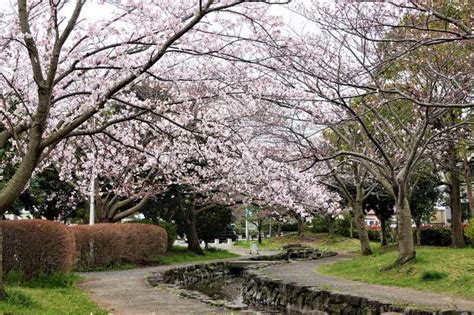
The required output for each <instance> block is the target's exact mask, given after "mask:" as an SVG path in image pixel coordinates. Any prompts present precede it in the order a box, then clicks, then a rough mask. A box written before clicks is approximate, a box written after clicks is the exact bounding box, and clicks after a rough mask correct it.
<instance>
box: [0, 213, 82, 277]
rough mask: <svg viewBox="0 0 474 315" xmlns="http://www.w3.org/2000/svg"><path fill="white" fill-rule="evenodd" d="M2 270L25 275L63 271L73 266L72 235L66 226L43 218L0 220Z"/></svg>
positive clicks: (31, 275)
mask: <svg viewBox="0 0 474 315" xmlns="http://www.w3.org/2000/svg"><path fill="white" fill-rule="evenodd" d="M0 225H1V227H2V232H3V271H4V272H5V273H8V272H10V271H20V272H22V273H23V275H24V276H25V277H27V278H32V277H35V276H37V275H38V274H40V273H46V274H50V273H54V272H61V273H67V272H69V271H71V269H72V268H73V266H74V237H73V236H72V234H71V233H70V232H69V229H68V228H67V226H65V225H63V224H60V223H56V222H51V221H45V220H25V221H1V222H0Z"/></svg>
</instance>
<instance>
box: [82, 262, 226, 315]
mask: <svg viewBox="0 0 474 315" xmlns="http://www.w3.org/2000/svg"><path fill="white" fill-rule="evenodd" d="M167 268H170V266H158V267H147V268H137V269H131V270H117V271H103V272H88V273H82V274H81V275H82V276H84V277H85V278H86V280H85V281H84V282H82V283H80V284H79V287H80V288H81V289H82V290H84V291H85V292H87V293H88V294H89V295H90V296H91V297H92V299H93V300H94V301H95V302H96V303H97V304H98V305H99V306H101V307H102V308H104V309H106V310H108V311H109V312H110V313H111V314H117V315H123V314H127V315H128V314H133V315H138V314H156V315H158V314H160V315H161V314H163V315H165V314H221V313H222V312H223V311H224V310H221V309H218V308H215V307H211V306H208V305H206V304H204V303H201V302H199V301H197V300H193V299H187V298H183V297H179V296H177V295H175V294H173V293H172V292H170V291H167V290H164V289H161V290H160V289H158V288H154V287H152V286H151V285H149V284H148V282H147V281H146V277H147V275H148V274H150V273H152V272H157V271H164V270H166V269H167Z"/></svg>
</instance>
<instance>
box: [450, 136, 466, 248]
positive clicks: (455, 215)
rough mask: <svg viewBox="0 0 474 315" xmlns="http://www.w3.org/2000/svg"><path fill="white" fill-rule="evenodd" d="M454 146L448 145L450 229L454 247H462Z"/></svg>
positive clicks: (458, 188) (459, 196) (457, 174)
mask: <svg viewBox="0 0 474 315" xmlns="http://www.w3.org/2000/svg"><path fill="white" fill-rule="evenodd" d="M456 162H457V158H456V147H455V146H454V143H450V144H449V147H448V168H449V179H450V184H451V189H450V199H451V203H450V205H451V229H452V243H451V246H452V247H454V248H461V247H464V236H463V231H462V209H461V193H460V186H461V182H460V180H459V173H458V169H457V166H456V164H457V163H456Z"/></svg>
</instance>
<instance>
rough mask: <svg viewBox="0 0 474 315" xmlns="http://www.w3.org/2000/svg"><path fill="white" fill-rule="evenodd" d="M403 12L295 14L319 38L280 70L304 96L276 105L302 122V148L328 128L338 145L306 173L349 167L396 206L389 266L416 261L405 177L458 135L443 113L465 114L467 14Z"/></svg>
mask: <svg viewBox="0 0 474 315" xmlns="http://www.w3.org/2000/svg"><path fill="white" fill-rule="evenodd" d="M403 3H404V4H400V3H386V4H380V3H376V4H367V3H340V4H335V5H334V4H329V5H323V4H320V3H316V2H313V3H312V5H303V4H302V5H301V6H299V7H297V8H296V10H297V11H298V12H299V13H300V14H301V16H302V17H304V18H306V21H307V22H308V24H310V25H313V26H316V27H317V28H318V29H319V30H320V32H319V33H318V32H311V31H307V32H305V33H302V34H300V36H299V38H293V41H292V45H287V46H286V48H287V52H286V53H284V56H285V57H284V58H281V64H280V66H279V67H278V71H279V73H280V75H281V76H283V77H284V78H285V80H286V81H287V82H288V83H289V85H290V86H291V87H292V88H294V89H298V90H299V91H301V90H303V91H304V94H303V95H301V93H299V94H300V95H299V96H300V97H301V96H302V98H301V99H300V102H299V103H298V104H297V105H295V104H294V102H293V103H288V102H285V103H284V104H283V105H284V106H292V108H294V109H295V110H297V111H298V112H299V114H298V115H297V117H298V120H300V121H305V122H306V123H305V124H304V125H305V130H304V131H305V133H304V137H303V138H304V139H307V138H309V137H311V136H312V135H313V134H315V133H317V132H318V130H319V131H321V129H323V128H330V129H331V130H332V131H333V132H334V133H335V134H336V136H337V138H338V141H339V142H340V143H341V144H342V147H341V149H339V150H337V152H333V154H329V155H325V156H321V154H320V152H318V148H316V149H315V150H307V151H306V152H303V154H302V156H301V158H302V159H303V158H304V159H309V160H313V161H314V164H316V163H317V162H324V161H327V160H333V159H336V158H339V157H345V158H346V159H350V160H352V161H354V162H355V163H357V164H358V165H361V166H362V167H364V168H365V169H366V170H367V171H369V172H370V173H371V174H372V176H373V177H374V179H375V180H376V181H378V182H379V183H380V184H382V185H383V186H384V188H385V189H386V190H387V191H388V192H389V193H390V194H391V195H392V196H394V198H395V201H396V209H397V215H398V228H399V254H400V255H399V258H398V260H397V264H403V263H405V262H407V261H410V260H411V259H413V258H414V257H415V249H414V243H413V236H412V216H411V213H410V208H409V204H408V196H409V194H410V190H411V187H410V186H409V180H410V177H411V174H412V172H413V170H414V169H415V168H416V167H417V165H418V164H419V163H420V161H422V160H423V158H424V157H426V156H427V155H429V154H432V152H433V151H430V150H432V149H434V144H435V143H436V141H437V140H438V139H440V137H441V136H442V135H443V134H446V133H449V132H452V131H453V130H456V129H459V128H463V127H465V126H466V121H465V120H463V119H461V120H460V121H458V122H457V123H455V124H451V125H449V126H447V125H444V126H440V124H439V123H438V122H439V120H440V119H441V118H442V117H446V115H449V112H450V111H451V108H464V109H466V110H467V108H470V107H472V105H473V104H472V98H470V97H469V93H470V91H472V80H469V77H470V75H471V74H470V70H469V67H468V66H467V64H468V63H469V57H468V56H469V53H468V51H469V49H468V47H469V46H468V41H469V39H471V38H472V33H471V31H470V27H468V22H467V21H468V19H467V15H466V14H465V12H463V11H462V8H461V9H460V8H456V7H455V6H454V7H453V6H451V7H446V6H442V5H441V6H436V7H427V6H424V5H421V4H419V2H417V1H409V2H408V3H407V2H403ZM453 12H454V13H453ZM466 23H467V24H466ZM466 45H467V46H466ZM277 54H279V52H275V55H277ZM454 56H455V58H454V60H456V61H455V62H453V57H454ZM275 103H276V104H277V105H278V106H282V103H281V102H276V101H275ZM308 124H312V126H313V127H311V126H310V125H308ZM344 125H346V126H353V127H354V128H355V129H353V131H349V132H355V133H356V134H358V135H359V136H360V139H361V140H360V141H358V142H356V143H354V142H353V141H352V134H350V133H347V131H345V130H344V129H343V128H342V127H341V126H344ZM334 126H338V127H337V128H334ZM291 133H293V134H295V132H294V130H291ZM299 133H301V132H300V131H299V130H297V132H296V134H299Z"/></svg>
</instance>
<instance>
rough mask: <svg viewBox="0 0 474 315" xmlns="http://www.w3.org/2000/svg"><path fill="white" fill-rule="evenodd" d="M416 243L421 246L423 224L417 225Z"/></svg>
mask: <svg viewBox="0 0 474 315" xmlns="http://www.w3.org/2000/svg"><path fill="white" fill-rule="evenodd" d="M416 245H417V246H421V226H420V225H419V224H417V225H416Z"/></svg>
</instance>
